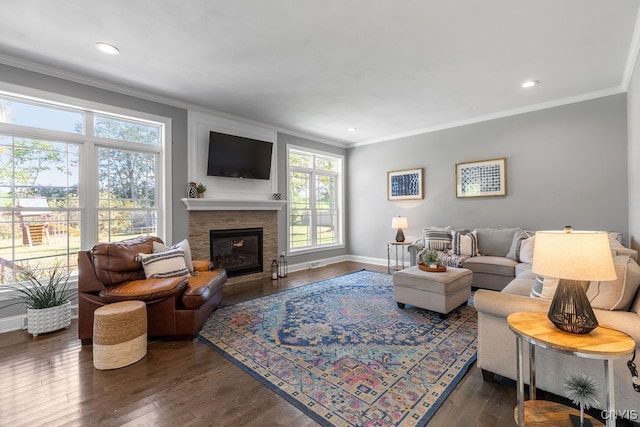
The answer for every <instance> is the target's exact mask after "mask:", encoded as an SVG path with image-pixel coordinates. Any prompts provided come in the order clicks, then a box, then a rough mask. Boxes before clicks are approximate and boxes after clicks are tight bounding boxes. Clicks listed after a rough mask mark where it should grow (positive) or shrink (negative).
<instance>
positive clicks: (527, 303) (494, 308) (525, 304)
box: [473, 289, 640, 346]
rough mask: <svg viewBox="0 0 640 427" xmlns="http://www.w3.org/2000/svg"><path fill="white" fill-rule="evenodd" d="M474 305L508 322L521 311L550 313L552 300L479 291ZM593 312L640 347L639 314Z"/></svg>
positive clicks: (601, 320) (479, 310)
mask: <svg viewBox="0 0 640 427" xmlns="http://www.w3.org/2000/svg"><path fill="white" fill-rule="evenodd" d="M473 305H474V306H475V308H476V310H477V311H478V313H483V314H488V315H491V316H495V317H500V318H504V319H505V320H506V318H507V317H508V316H509V315H510V314H512V313H517V312H520V311H533V312H542V313H546V312H548V311H549V306H550V305H551V300H548V299H543V298H532V297H527V296H523V295H514V294H508V293H505V292H496V291H490V290H487V289H478V291H476V294H475V297H474V303H473ZM593 312H594V313H595V315H596V318H597V319H598V323H600V325H601V326H608V327H610V328H613V329H617V330H619V331H622V332H624V333H626V334H628V335H629V336H631V338H633V339H634V340H635V342H636V346H640V315H639V314H636V313H633V312H630V311H620V310H600V309H597V308H594V309H593Z"/></svg>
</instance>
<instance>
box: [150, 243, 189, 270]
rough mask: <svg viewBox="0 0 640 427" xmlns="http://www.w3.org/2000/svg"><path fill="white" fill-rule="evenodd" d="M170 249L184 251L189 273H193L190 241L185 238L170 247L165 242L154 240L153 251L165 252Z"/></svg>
mask: <svg viewBox="0 0 640 427" xmlns="http://www.w3.org/2000/svg"><path fill="white" fill-rule="evenodd" d="M170 249H180V250H181V251H182V252H184V263H185V264H186V265H187V269H188V270H189V273H193V271H194V267H193V261H192V260H191V246H189V241H188V240H187V239H184V240H183V241H181V242H178V243H176V244H175V245H173V246H171V247H169V246H167V245H165V244H164V243H158V242H153V252H154V253H155V252H165V251H168V250H170Z"/></svg>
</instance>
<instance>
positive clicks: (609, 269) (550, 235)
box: [531, 231, 616, 281]
mask: <svg viewBox="0 0 640 427" xmlns="http://www.w3.org/2000/svg"><path fill="white" fill-rule="evenodd" d="M531 270H532V271H533V272H534V273H536V274H540V275H542V276H547V277H555V278H559V279H567V280H581V281H608V280H615V279H616V271H615V268H614V266H613V257H612V256H611V245H610V244H609V237H608V235H607V233H605V232H602V231H572V232H565V231H538V232H536V238H535V244H534V248H533V265H532V267H531Z"/></svg>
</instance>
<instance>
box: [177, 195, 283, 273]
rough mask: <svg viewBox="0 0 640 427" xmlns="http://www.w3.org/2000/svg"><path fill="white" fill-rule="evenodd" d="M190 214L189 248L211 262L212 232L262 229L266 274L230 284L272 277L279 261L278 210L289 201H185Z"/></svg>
mask: <svg viewBox="0 0 640 427" xmlns="http://www.w3.org/2000/svg"><path fill="white" fill-rule="evenodd" d="M182 202H183V203H184V204H185V206H187V210H188V211H189V245H190V246H191V253H192V257H193V258H194V259H209V258H210V253H209V231H210V230H227V229H239V228H258V227H262V232H263V236H262V238H263V248H262V249H263V265H264V268H263V270H264V271H262V273H255V274H247V275H243V276H237V277H232V278H230V279H228V280H227V283H226V285H233V284H234V283H242V282H247V281H250V280H256V279H263V278H268V277H271V261H272V260H274V259H277V258H278V210H280V209H282V207H284V205H285V203H286V202H285V201H270V200H269V201H220V200H215V201H214V200H209V199H182Z"/></svg>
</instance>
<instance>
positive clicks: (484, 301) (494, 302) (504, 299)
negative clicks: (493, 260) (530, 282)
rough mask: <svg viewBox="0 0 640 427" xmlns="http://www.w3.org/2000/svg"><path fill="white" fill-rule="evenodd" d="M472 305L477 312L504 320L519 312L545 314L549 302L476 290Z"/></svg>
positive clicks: (486, 290)
mask: <svg viewBox="0 0 640 427" xmlns="http://www.w3.org/2000/svg"><path fill="white" fill-rule="evenodd" d="M473 305H474V307H475V308H476V310H477V311H478V312H482V313H487V314H490V315H492V316H496V317H503V318H505V319H506V318H507V317H508V316H509V315H510V314H512V313H518V312H520V311H534V312H542V313H546V312H548V311H549V306H550V305H551V300H547V299H542V298H531V297H527V296H523V295H515V294H508V293H505V292H498V291H491V290H488V289H478V290H477V291H476V294H475V296H474V300H473Z"/></svg>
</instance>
